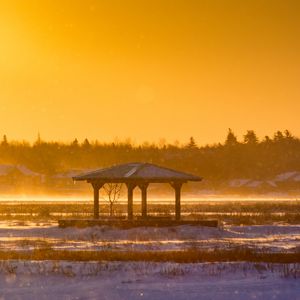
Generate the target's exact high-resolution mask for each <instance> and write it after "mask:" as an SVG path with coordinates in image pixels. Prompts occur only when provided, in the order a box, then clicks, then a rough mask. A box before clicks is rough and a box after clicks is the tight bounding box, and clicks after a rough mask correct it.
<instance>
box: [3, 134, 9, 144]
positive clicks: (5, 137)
mask: <svg viewBox="0 0 300 300" xmlns="http://www.w3.org/2000/svg"><path fill="white" fill-rule="evenodd" d="M1 145H2V146H8V141H7V136H6V134H4V135H3V139H2V142H1Z"/></svg>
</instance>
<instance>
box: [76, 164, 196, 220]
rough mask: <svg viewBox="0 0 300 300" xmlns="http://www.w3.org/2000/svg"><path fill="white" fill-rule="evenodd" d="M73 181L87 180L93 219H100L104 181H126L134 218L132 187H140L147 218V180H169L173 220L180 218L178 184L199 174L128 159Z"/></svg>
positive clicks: (160, 181)
mask: <svg viewBox="0 0 300 300" xmlns="http://www.w3.org/2000/svg"><path fill="white" fill-rule="evenodd" d="M73 180H74V181H86V182H88V183H90V184H91V185H92V186H93V189H94V219H99V190H100V189H101V187H103V185H104V184H105V183H125V184H126V186H127V193H128V206H127V212H128V220H132V219H133V191H134V189H135V188H136V187H139V188H140V189H141V195H142V218H143V219H146V218H147V188H148V186H149V184H150V183H169V184H170V185H171V186H172V187H173V188H174V190H175V220H176V221H179V220H180V210H181V209H180V198H181V187H182V185H183V184H184V183H186V182H188V181H201V180H202V178H201V177H198V176H195V175H191V174H187V173H183V172H179V171H176V170H172V169H169V168H165V167H160V166H157V165H154V164H150V163H127V164H121V165H116V166H113V167H110V168H104V169H98V170H95V171H91V172H88V173H84V174H80V175H78V176H74V177H73Z"/></svg>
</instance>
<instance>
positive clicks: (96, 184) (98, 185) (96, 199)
mask: <svg viewBox="0 0 300 300" xmlns="http://www.w3.org/2000/svg"><path fill="white" fill-rule="evenodd" d="M92 186H93V189H94V219H99V190H100V189H101V187H102V186H103V183H99V182H93V183H92Z"/></svg>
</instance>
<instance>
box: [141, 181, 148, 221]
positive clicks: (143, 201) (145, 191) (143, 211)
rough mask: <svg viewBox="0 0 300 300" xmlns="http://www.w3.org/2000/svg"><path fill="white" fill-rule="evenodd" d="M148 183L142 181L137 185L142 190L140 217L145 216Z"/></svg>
mask: <svg viewBox="0 0 300 300" xmlns="http://www.w3.org/2000/svg"><path fill="white" fill-rule="evenodd" d="M148 185H149V184H148V183H143V184H140V185H139V188H140V189H141V192H142V218H143V219H145V218H147V188H148Z"/></svg>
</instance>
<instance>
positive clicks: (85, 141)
mask: <svg viewBox="0 0 300 300" xmlns="http://www.w3.org/2000/svg"><path fill="white" fill-rule="evenodd" d="M90 145H91V144H90V142H89V140H88V139H87V138H85V139H84V141H83V143H82V146H83V147H84V148H88V147H90Z"/></svg>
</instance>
